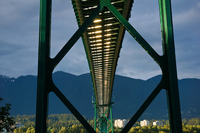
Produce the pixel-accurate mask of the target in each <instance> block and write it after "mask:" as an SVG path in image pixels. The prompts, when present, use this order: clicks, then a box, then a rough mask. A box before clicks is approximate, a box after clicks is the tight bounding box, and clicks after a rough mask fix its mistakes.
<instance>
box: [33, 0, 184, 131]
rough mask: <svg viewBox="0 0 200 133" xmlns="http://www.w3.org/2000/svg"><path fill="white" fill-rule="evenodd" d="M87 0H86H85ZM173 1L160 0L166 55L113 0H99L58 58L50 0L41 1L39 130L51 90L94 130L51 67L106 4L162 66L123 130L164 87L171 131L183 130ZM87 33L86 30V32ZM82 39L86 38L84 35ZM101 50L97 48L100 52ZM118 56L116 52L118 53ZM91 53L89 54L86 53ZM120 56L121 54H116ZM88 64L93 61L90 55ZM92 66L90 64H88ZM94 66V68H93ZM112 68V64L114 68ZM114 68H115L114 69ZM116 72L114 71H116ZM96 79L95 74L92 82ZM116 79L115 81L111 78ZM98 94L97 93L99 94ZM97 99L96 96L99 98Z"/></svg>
mask: <svg viewBox="0 0 200 133" xmlns="http://www.w3.org/2000/svg"><path fill="white" fill-rule="evenodd" d="M82 1H87V0H82ZM88 1H90V0H88ZM170 2H171V1H170V0H159V9H160V20H161V31H162V44H163V55H161V56H160V55H158V54H157V53H156V51H155V50H154V49H153V48H152V47H151V46H150V45H149V44H148V43H147V42H146V41H145V39H144V38H143V37H142V36H141V35H140V34H139V33H138V32H137V31H136V30H135V29H134V28H133V27H132V25H131V24H129V22H128V21H127V20H126V18H124V17H123V16H122V15H121V13H120V12H119V11H118V10H117V9H116V7H114V6H113V5H112V4H111V1H110V0H100V4H99V5H98V6H97V7H95V8H94V11H93V12H92V14H91V15H89V17H88V19H86V20H85V21H84V22H83V23H82V25H81V26H80V28H79V29H78V30H77V32H76V33H75V34H74V35H73V36H72V38H71V39H70V40H69V41H68V42H67V43H66V45H65V46H64V47H63V48H62V49H61V51H60V52H59V53H58V54H57V55H56V57H55V58H50V57H49V53H50V52H49V51H50V42H49V40H50V25H51V21H50V19H51V15H50V14H51V1H48V0H41V3H40V5H41V6H40V38H39V57H38V89H37V109H36V132H37V133H43V132H46V120H47V103H48V93H49V92H51V91H52V92H54V93H55V94H56V95H57V96H58V98H59V99H60V100H61V101H62V102H63V103H64V104H65V105H66V106H67V107H68V109H69V110H70V111H71V112H72V113H73V114H74V116H75V117H76V118H77V119H78V120H79V121H80V122H81V123H82V124H83V126H84V127H85V128H86V130H88V131H89V132H95V131H94V129H93V128H92V127H91V126H90V125H89V124H88V123H87V121H86V120H85V119H84V118H83V116H82V115H81V114H80V113H79V112H78V111H77V110H76V108H74V106H73V105H72V104H71V103H70V102H69V101H68V100H67V98H66V97H65V96H64V95H63V94H62V93H61V92H60V91H59V89H58V88H57V87H56V86H55V85H54V83H53V82H52V77H51V76H52V71H53V69H54V68H55V67H56V66H57V64H58V63H59V62H60V61H61V60H62V58H63V57H64V56H65V54H66V53H67V52H68V51H69V50H70V48H71V47H72V46H73V45H74V44H75V42H76V41H77V40H78V39H79V38H80V36H81V35H82V34H83V33H84V32H85V31H86V30H87V29H88V27H89V25H90V24H91V23H92V22H94V19H95V17H96V16H98V15H99V13H100V11H102V9H103V8H105V7H106V8H107V9H108V10H109V11H111V12H112V14H113V15H114V16H115V17H116V18H117V19H118V20H119V21H120V23H121V24H122V25H123V26H124V27H125V29H126V30H127V31H128V32H129V33H130V34H131V35H132V36H133V37H134V38H135V39H136V41H138V43H139V44H140V45H141V46H142V47H143V48H144V49H145V50H146V51H147V53H148V54H149V55H150V56H151V57H152V58H153V59H154V60H155V62H156V63H157V64H158V65H159V66H160V68H161V70H162V73H163V75H162V80H161V82H160V83H159V84H158V86H157V87H156V88H155V89H154V91H153V92H152V93H151V94H150V96H149V97H148V98H147V99H146V101H145V102H144V103H143V104H142V105H141V107H140V108H139V109H138V111H137V112H136V113H135V114H134V115H133V117H132V118H131V120H130V121H129V122H128V124H127V125H126V126H125V128H124V129H123V130H122V133H126V132H128V131H129V130H130V128H131V127H132V125H133V124H134V123H135V122H136V121H137V120H138V118H139V117H140V116H141V115H142V113H143V112H144V111H145V110H146V108H147V107H148V106H149V105H150V103H151V102H152V101H153V100H154V98H155V97H156V96H157V95H158V94H159V92H160V91H161V90H162V89H165V90H166V93H167V99H168V112H169V121H170V127H171V128H170V130H171V132H173V133H175V132H178V133H181V132H182V124H181V113H180V102H179V92H178V83H177V71H176V60H175V49H174V38H173V26H172V15H171V3H170ZM83 35H84V34H83ZM83 41H86V40H84V39H83ZM87 54H88V53H87ZM97 54H98V52H97ZM115 56H117V55H115ZM87 57H88V56H87ZM117 57H118V56H117ZM88 62H89V64H90V63H93V61H92V60H91V59H89V61H88ZM89 66H90V67H91V65H89ZM90 69H94V68H90ZM112 69H113V68H112ZM114 72H115V69H114ZM113 76H114V75H113ZM94 81H95V79H94V78H93V83H94ZM112 82H113V81H112ZM96 96H97V95H96ZM96 99H97V98H96Z"/></svg>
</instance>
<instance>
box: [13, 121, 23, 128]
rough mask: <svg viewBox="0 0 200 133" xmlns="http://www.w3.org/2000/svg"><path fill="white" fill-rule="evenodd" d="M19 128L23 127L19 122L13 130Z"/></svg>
mask: <svg viewBox="0 0 200 133" xmlns="http://www.w3.org/2000/svg"><path fill="white" fill-rule="evenodd" d="M20 127H24V125H23V124H22V123H20V122H16V124H15V128H20Z"/></svg>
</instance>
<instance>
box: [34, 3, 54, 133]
mask: <svg viewBox="0 0 200 133" xmlns="http://www.w3.org/2000/svg"><path fill="white" fill-rule="evenodd" d="M50 25H51V0H40V27H39V53H38V54H39V55H38V80H37V105H36V133H45V132H46V128H47V124H46V121H47V114H48V113H47V110H48V106H47V105H48V92H49V83H48V81H49V79H50V73H51V71H50V67H49V66H50V65H49V59H50V31H51V28H50Z"/></svg>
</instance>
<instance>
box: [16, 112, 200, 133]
mask: <svg viewBox="0 0 200 133" xmlns="http://www.w3.org/2000/svg"><path fill="white" fill-rule="evenodd" d="M15 121H16V122H20V123H22V124H23V125H24V127H20V128H19V129H15V130H14V133H35V116H34V115H18V116H16V117H15ZM87 121H88V122H89V123H90V125H91V126H93V123H94V121H93V120H91V119H90V120H89V119H88V120H87ZM153 121H156V120H150V125H149V126H144V127H140V126H139V122H137V123H136V124H135V126H134V127H132V128H131V130H130V131H129V133H150V132H151V133H169V132H170V126H169V121H168V120H159V121H162V122H163V123H164V125H163V126H153V125H152V123H153ZM182 123H183V132H184V133H200V118H192V119H183V120H182ZM120 131H121V129H120V128H114V133H119V132H120ZM47 132H48V133H87V131H86V130H85V129H84V127H83V126H82V125H81V124H80V122H79V121H78V120H77V119H76V118H75V117H74V116H73V115H71V114H52V115H49V116H48V128H47Z"/></svg>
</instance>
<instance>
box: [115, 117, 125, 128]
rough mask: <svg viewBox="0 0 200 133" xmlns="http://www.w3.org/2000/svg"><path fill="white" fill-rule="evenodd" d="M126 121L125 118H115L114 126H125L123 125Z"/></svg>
mask: <svg viewBox="0 0 200 133" xmlns="http://www.w3.org/2000/svg"><path fill="white" fill-rule="evenodd" d="M127 123H128V121H127V120H126V119H123V120H121V119H117V120H115V122H114V126H115V127H118V128H123V127H125V125H126V124H127Z"/></svg>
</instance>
